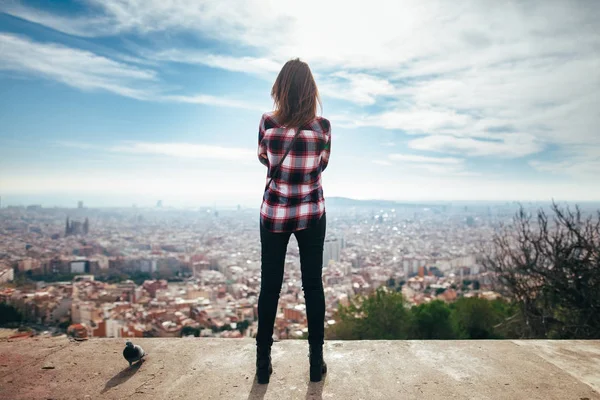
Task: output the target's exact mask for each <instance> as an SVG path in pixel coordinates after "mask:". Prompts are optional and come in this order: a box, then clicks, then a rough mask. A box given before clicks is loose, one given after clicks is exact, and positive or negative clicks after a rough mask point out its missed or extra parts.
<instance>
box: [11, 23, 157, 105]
mask: <svg viewBox="0 0 600 400" xmlns="http://www.w3.org/2000/svg"><path fill="white" fill-rule="evenodd" d="M0 61H2V62H1V63H0V69H6V70H14V71H18V72H21V73H22V72H26V73H31V74H34V75H38V76H43V77H45V78H49V79H53V80H57V81H59V82H61V83H63V84H65V85H68V86H71V87H75V88H78V89H82V90H103V91H108V92H112V93H115V94H119V95H122V96H126V97H132V98H135V99H146V98H147V97H148V94H147V92H146V90H141V89H138V88H136V87H135V86H136V85H138V84H140V83H144V84H145V85H152V83H153V82H154V81H156V73H155V72H154V71H152V70H149V69H141V68H138V67H135V66H131V65H128V64H125V63H121V62H117V61H114V60H110V59H108V58H106V57H101V56H98V55H96V54H94V53H91V52H89V51H85V50H79V49H74V48H70V47H66V46H62V45H58V44H54V43H41V42H34V41H32V40H29V39H28V38H26V37H23V36H17V35H12V34H5V33H0Z"/></svg>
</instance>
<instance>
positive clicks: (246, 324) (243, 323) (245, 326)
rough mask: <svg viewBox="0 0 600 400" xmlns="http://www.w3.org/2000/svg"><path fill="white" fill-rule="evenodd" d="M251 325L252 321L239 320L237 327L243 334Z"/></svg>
mask: <svg viewBox="0 0 600 400" xmlns="http://www.w3.org/2000/svg"><path fill="white" fill-rule="evenodd" d="M249 326H250V322H248V321H246V320H244V321H240V322H238V324H237V326H236V328H237V330H238V331H240V333H241V334H242V335H243V334H244V332H246V329H248V327H249Z"/></svg>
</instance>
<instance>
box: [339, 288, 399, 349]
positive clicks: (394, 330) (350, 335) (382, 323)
mask: <svg viewBox="0 0 600 400" xmlns="http://www.w3.org/2000/svg"><path fill="white" fill-rule="evenodd" d="M356 303H358V304H356ZM410 317H411V315H410V312H409V311H408V310H407V309H406V307H405V302H404V298H403V297H402V294H401V293H398V292H388V291H386V290H384V289H383V288H379V289H377V291H376V292H375V293H374V294H372V295H370V296H368V297H365V298H362V299H357V300H356V301H355V302H352V303H351V304H350V305H349V306H348V307H343V306H340V308H339V310H338V318H337V322H336V324H335V325H334V326H333V327H332V328H330V329H329V330H328V335H329V337H330V338H335V339H342V340H378V339H407V338H408V337H409V333H410V330H411V321H410Z"/></svg>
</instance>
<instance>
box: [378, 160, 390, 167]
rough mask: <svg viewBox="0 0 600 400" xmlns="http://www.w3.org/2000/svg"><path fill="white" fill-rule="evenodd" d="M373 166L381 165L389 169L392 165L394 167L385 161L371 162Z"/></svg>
mask: <svg viewBox="0 0 600 400" xmlns="http://www.w3.org/2000/svg"><path fill="white" fill-rule="evenodd" d="M373 164H377V165H383V166H385V167H391V166H392V165H394V164H393V163H391V162H389V161H386V160H373Z"/></svg>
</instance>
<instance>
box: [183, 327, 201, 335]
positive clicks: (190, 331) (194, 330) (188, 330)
mask: <svg viewBox="0 0 600 400" xmlns="http://www.w3.org/2000/svg"><path fill="white" fill-rule="evenodd" d="M190 335H194V336H195V337H198V336H200V329H198V328H194V327H192V326H184V327H183V328H181V334H180V336H182V337H183V336H190Z"/></svg>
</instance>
